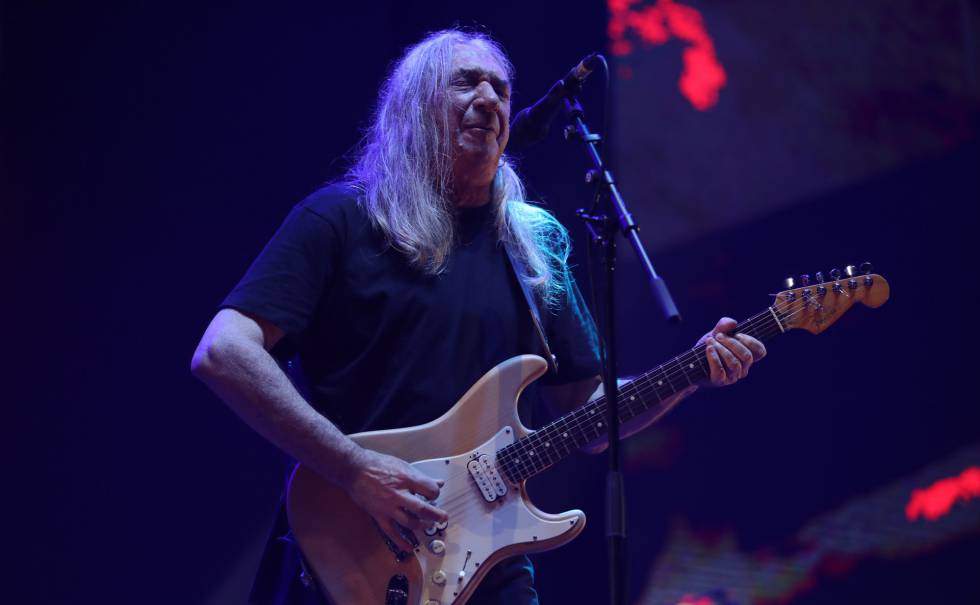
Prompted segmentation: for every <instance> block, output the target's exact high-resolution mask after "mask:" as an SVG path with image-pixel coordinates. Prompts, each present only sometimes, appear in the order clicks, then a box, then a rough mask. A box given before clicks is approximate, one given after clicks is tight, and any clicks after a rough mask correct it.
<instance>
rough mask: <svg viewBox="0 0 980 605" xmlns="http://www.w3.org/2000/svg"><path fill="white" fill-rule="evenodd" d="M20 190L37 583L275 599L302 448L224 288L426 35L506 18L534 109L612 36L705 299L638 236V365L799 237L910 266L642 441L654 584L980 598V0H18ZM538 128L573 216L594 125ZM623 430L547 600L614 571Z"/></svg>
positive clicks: (627, 127) (562, 480)
mask: <svg viewBox="0 0 980 605" xmlns="http://www.w3.org/2000/svg"><path fill="white" fill-rule="evenodd" d="M2 11H3V18H2V21H0V24H2V27H3V32H2V36H0V40H2V45H3V53H2V57H3V63H2V66H0V69H2V72H0V78H2V89H3V91H4V93H3V95H2V102H3V104H4V112H3V137H2V140H3V146H4V156H3V173H4V176H3V184H2V195H3V206H2V214H0V220H2V224H3V226H4V231H5V232H9V233H7V235H8V237H4V238H3V245H4V247H3V249H4V251H5V252H6V251H7V250H8V248H10V252H9V253H8V254H4V260H5V261H7V263H5V264H6V265H10V266H9V268H10V273H9V275H12V276H13V277H12V278H8V280H6V281H5V282H4V283H5V284H7V288H5V289H4V292H5V294H7V296H5V297H4V302H5V303H12V304H9V305H8V306H7V307H5V308H6V309H9V310H8V311H7V313H6V314H5V316H6V317H7V323H8V325H9V326H11V327H12V330H8V331H7V332H8V334H10V336H9V337H8V340H7V347H6V349H7V353H6V355H7V358H8V359H7V363H6V367H8V368H11V369H12V371H11V372H10V374H11V378H10V380H11V383H10V384H12V385H13V386H12V387H8V388H7V389H5V395H4V396H3V398H2V400H3V402H4V403H5V404H6V405H7V406H8V408H10V409H13V410H14V419H13V420H12V421H11V422H10V423H9V427H10V428H9V430H8V433H9V434H10V437H8V439H7V440H6V442H5V445H6V446H7V448H6V450H7V451H8V452H9V453H8V461H9V464H8V466H9V467H10V472H9V474H8V476H7V488H8V489H7V491H6V493H7V494H8V498H7V500H8V503H11V504H12V505H13V506H14V507H15V511H14V514H13V515H12V516H11V517H10V518H9V519H10V521H9V523H8V525H9V526H10V527H11V529H12V530H13V531H12V541H13V544H14V545H15V546H14V548H12V549H11V550H12V551H13V552H14V554H15V555H16V556H15V561H14V566H13V567H11V568H10V578H11V580H10V582H11V586H12V590H13V591H14V592H15V596H14V597H12V598H10V599H8V600H11V601H12V602H24V603H33V602H37V603H84V602H102V603H131V602H142V603H149V604H152V603H173V602H182V603H201V604H212V603H213V604H224V603H241V602H243V600H244V598H245V595H246V594H247V591H248V585H249V582H250V576H251V574H252V573H253V572H254V569H255V566H256V564H257V560H258V553H259V549H260V546H261V544H262V542H264V540H265V539H266V535H267V532H268V527H269V522H270V520H271V514H272V511H273V509H274V507H275V504H276V499H277V494H278V488H279V485H280V481H281V479H282V474H283V472H284V470H285V462H284V461H283V460H282V458H281V457H280V456H279V455H278V454H277V452H276V451H275V450H274V449H273V448H272V447H270V446H269V445H267V444H266V443H265V442H264V441H263V440H262V439H260V438H259V437H257V436H256V435H254V434H252V433H251V432H250V431H249V430H248V429H247V428H246V427H245V426H244V425H243V424H242V423H241V422H240V421H239V420H238V419H237V418H236V417H234V415H233V414H231V413H230V412H229V411H228V410H227V409H226V408H225V407H224V405H223V404H221V403H220V402H219V401H217V399H216V398H215V397H214V396H213V395H212V394H210V393H209V392H208V391H207V390H206V389H205V388H204V387H203V386H202V385H201V384H199V383H198V382H197V381H195V380H194V379H193V378H192V377H191V376H190V374H189V367H188V366H189V362H190V356H191V353H192V351H193V349H194V346H195V345H196V343H197V339H198V338H199V337H200V334H201V333H202V331H203V330H204V328H205V326H206V325H207V323H208V321H209V320H210V318H211V316H212V315H213V313H214V311H215V306H216V305H217V304H218V303H219V302H220V300H221V299H222V297H223V296H224V294H225V293H226V292H227V291H228V290H229V289H230V288H231V287H232V286H233V285H234V284H235V282H236V281H237V280H238V278H239V277H240V276H241V274H242V273H243V272H244V270H245V269H246V267H247V266H248V264H249V263H250V262H251V260H252V258H253V257H254V256H255V254H256V253H257V251H258V250H259V249H260V248H261V246H262V245H263V243H264V242H265V241H266V240H267V238H268V237H269V236H270V235H271V234H272V233H273V231H274V230H275V228H276V227H277V225H278V224H279V222H280V221H281V220H282V218H283V217H284V216H285V214H286V213H287V212H288V210H289V209H290V208H291V207H292V205H293V204H294V203H296V202H297V201H298V200H300V199H301V198H302V197H303V196H305V195H306V194H307V193H309V192H310V191H311V190H313V189H314V188H316V187H317V186H319V184H321V183H323V182H324V181H326V180H328V179H330V178H333V177H336V176H337V175H339V174H340V173H341V172H342V170H343V168H344V167H345V154H346V153H347V151H348V150H349V149H350V148H351V147H352V146H353V145H354V144H355V143H356V141H357V138H358V133H359V129H360V128H361V127H363V126H364V125H365V123H366V120H367V118H368V116H369V114H370V110H371V106H372V103H373V100H374V95H375V93H376V91H377V88H378V85H379V84H380V82H381V79H382V77H383V75H384V73H385V71H386V69H387V67H388V65H389V62H390V61H391V60H392V59H393V58H394V57H395V56H397V54H398V53H399V52H400V49H401V48H403V47H404V46H405V45H406V44H408V43H411V42H413V41H415V40H417V39H418V38H419V37H420V36H421V35H423V34H424V33H425V32H427V31H430V30H433V29H438V28H442V27H446V26H449V25H452V24H454V23H459V24H463V25H472V24H474V23H480V24H483V25H485V26H486V27H487V28H488V29H489V31H490V32H491V33H493V34H495V35H496V36H498V37H499V38H500V40H501V41H502V42H503V44H504V45H505V46H506V48H507V49H508V51H509V52H510V53H511V55H512V58H513V60H514V62H515V64H516V65H517V68H518V79H517V82H516V89H517V91H516V94H515V98H514V102H515V109H518V108H520V107H521V106H522V105H524V104H527V103H529V102H532V101H533V100H535V99H536V98H537V97H538V96H539V95H540V94H542V93H543V92H544V91H545V90H546V89H547V88H548V86H549V85H550V84H551V83H552V82H553V81H554V80H555V79H557V78H558V77H560V76H561V75H563V74H564V73H566V72H567V71H568V69H569V68H570V67H571V66H572V65H573V64H574V63H575V62H577V61H578V60H579V59H580V58H581V57H583V56H584V55H585V54H586V53H588V52H590V51H592V50H605V51H606V53H607V55H608V57H609V58H610V64H611V66H612V67H613V80H612V82H611V87H612V95H611V96H610V97H609V102H608V105H607V104H606V97H605V95H604V94H603V86H602V84H603V80H602V78H601V74H596V75H595V76H593V79H592V80H590V81H589V83H588V85H587V90H586V94H585V95H584V98H583V101H584V104H585V106H586V109H587V115H588V118H589V120H590V122H591V123H593V124H594V125H596V127H597V128H599V124H601V123H602V121H603V120H602V116H603V110H604V109H605V108H606V107H608V108H609V110H610V112H611V114H610V115H611V124H612V130H611V132H610V133H609V134H610V135H611V136H610V141H609V142H610V144H609V145H607V146H606V150H607V152H608V153H609V154H610V157H611V158H613V167H614V169H616V170H617V174H618V176H619V177H620V182H621V185H622V187H623V191H624V192H625V193H626V194H627V197H628V199H629V200H630V202H631V204H632V206H633V209H634V211H635V212H636V215H637V218H638V219H639V221H640V223H641V225H642V228H643V231H642V233H643V235H644V237H645V239H646V241H647V242H648V244H649V247H650V249H651V251H653V252H654V260H655V262H656V263H657V266H658V268H659V269H660V271H661V272H662V274H663V275H664V276H665V277H666V278H667V279H668V283H669V284H670V286H671V288H672V290H673V292H674V296H675V298H676V300H677V302H678V305H679V306H680V308H681V311H682V313H683V315H684V318H685V321H684V322H683V323H682V324H680V325H678V326H666V325H665V324H664V323H663V322H662V321H661V320H660V318H659V317H658V316H657V314H656V313H655V311H653V307H652V303H651V299H650V296H649V294H648V292H647V290H646V289H645V287H644V285H643V283H642V279H641V277H640V276H639V275H638V273H637V271H636V267H635V263H634V262H633V261H632V259H631V256H630V254H631V253H630V251H629V249H628V248H627V247H625V246H624V247H621V249H620V257H621V268H622V270H621V271H620V274H619V286H620V288H621V290H620V291H621V297H620V300H621V305H620V307H619V308H618V309H617V314H618V317H619V318H620V326H621V330H620V331H621V337H622V339H621V345H622V349H621V359H622V366H623V373H624V374H625V373H636V372H639V371H641V370H642V369H645V368H646V367H649V366H651V365H653V364H656V363H659V362H661V361H664V360H665V359H666V358H668V357H669V356H672V355H674V354H676V353H679V352H681V351H682V350H685V349H687V348H688V347H690V346H691V345H692V344H693V343H694V341H695V340H696V339H697V338H698V337H699V336H700V335H701V334H703V333H704V332H705V331H707V330H708V329H710V327H711V326H712V325H713V324H714V322H715V321H716V320H717V318H718V317H719V316H720V315H723V314H727V315H731V316H733V317H736V318H744V317H747V316H749V315H750V314H752V313H755V312H757V311H759V310H761V309H763V308H764V307H765V306H766V305H767V304H769V302H770V300H771V299H770V297H769V294H770V293H773V292H776V291H778V289H779V287H780V286H779V282H780V280H781V278H782V277H785V276H786V275H788V274H797V275H798V274H800V273H809V274H811V275H813V274H814V273H815V272H816V271H823V272H824V273H827V272H828V271H829V270H830V269H831V268H833V267H842V266H843V265H845V264H849V263H860V262H862V261H865V260H869V261H872V262H873V263H874V264H875V268H876V270H877V271H879V272H880V273H881V274H882V275H884V276H885V277H886V278H887V279H888V280H889V281H890V283H891V286H892V300H891V301H890V302H889V303H888V304H887V305H885V306H884V307H882V308H881V309H879V310H874V311H872V310H868V309H855V310H853V311H851V312H850V313H849V314H848V315H847V316H845V317H844V318H843V319H842V320H840V321H839V322H838V323H837V324H836V325H834V326H832V327H831V328H830V330H828V332H827V333H826V334H823V335H820V336H817V337H812V336H808V335H806V334H803V333H800V332H794V333H790V334H788V335H786V336H784V337H782V338H780V339H779V340H776V341H773V343H772V344H771V347H770V356H769V358H768V359H766V360H765V362H764V363H762V364H760V365H759V366H757V367H756V368H754V369H753V370H752V375H751V376H750V377H749V379H748V380H746V381H745V382H744V383H742V384H739V385H737V386H735V387H733V388H731V389H719V390H708V389H705V390H703V391H702V392H700V393H698V394H697V395H696V396H695V397H693V398H692V399H691V400H690V401H688V402H685V404H684V405H683V406H681V407H680V408H679V409H678V410H676V411H675V412H673V413H672V414H671V415H670V416H668V417H667V418H666V419H665V420H664V421H663V422H661V423H660V425H659V426H657V427H656V428H655V429H653V430H650V431H648V432H646V433H644V434H643V435H642V436H638V437H636V438H635V439H633V440H632V441H630V442H629V443H628V445H627V450H626V465H627V470H628V473H627V480H628V484H627V490H628V496H629V504H630V516H629V523H630V535H631V557H632V558H631V569H630V584H631V599H630V601H631V602H632V603H638V604H639V603H643V604H647V603H657V604H659V603H667V604H676V603H680V602H686V603H698V604H700V605H705V604H708V603H741V604H746V605H747V604H750V603H788V602H793V603H841V602H858V601H866V602H875V603H879V602H882V603H883V602H899V603H904V602H938V601H943V602H964V603H967V602H976V601H977V600H978V598H980V587H978V584H977V581H976V578H975V573H974V572H973V567H975V563H976V561H977V560H980V540H978V537H977V535H978V527H980V518H978V517H980V500H978V499H977V497H976V496H977V494H978V493H980V487H978V485H977V483H978V481H980V480H978V479H977V473H978V472H980V470H977V469H978V467H980V452H978V447H977V444H978V443H980V428H978V427H980V415H978V412H977V411H976V409H975V406H974V405H973V403H972V402H973V400H974V399H975V397H974V396H973V395H972V386H973V375H974V374H975V371H974V369H973V366H974V365H975V361H974V349H975V346H974V345H973V340H974V339H973V337H972V332H973V331H974V330H973V323H974V322H973V321H972V318H973V316H974V313H973V308H972V302H973V300H974V298H975V297H976V294H977V286H976V282H975V280H974V278H973V273H974V271H972V265H970V264H969V263H968V262H967V259H968V253H969V252H970V248H971V244H970V243H969V242H970V241H972V239H971V238H972V237H974V236H975V235H974V234H975V233H976V230H977V227H978V221H977V210H976V203H977V201H978V199H980V190H978V189H980V188H978V182H977V170H976V167H977V165H978V164H980V162H978V159H980V158H978V150H977V142H976V140H977V137H976V133H977V123H978V122H977V113H978V112H977V108H978V105H977V98H978V93H977V90H978V89H977V72H976V59H977V51H976V41H975V40H976V31H977V29H976V19H977V17H976V12H977V11H976V5H975V3H969V2H966V1H965V0H964V1H962V2H956V1H954V0H949V1H944V2H937V3H929V4H928V6H926V5H922V4H915V3H910V2H902V3H894V2H889V3H885V2H877V3H862V4H861V6H860V7H856V6H852V5H848V4H845V3H842V2H837V3H829V4H828V3H823V4H821V5H819V6H810V5H807V7H806V8H799V7H796V8H794V7H791V6H785V7H783V6H778V7H777V6H773V5H771V3H766V4H765V5H762V4H760V3H751V2H729V3H724V6H722V5H720V4H717V3H710V4H709V3H704V2H684V3H681V2H665V1H663V0H660V1H659V2H646V3H643V2H630V1H629V0H618V1H616V2H613V3H611V4H609V5H605V4H602V3H600V2H594V3H576V4H573V5H570V4H568V3H527V2H520V3H519V2H511V1H507V2H502V3H498V4H494V5H492V6H481V7H478V8H474V7H461V6H460V5H458V4H457V3H450V2H438V3H429V4H426V5H424V6H419V5H412V6H408V5H405V4H404V3H394V2H380V3H375V4H369V3H368V4H365V3H361V4H357V5H344V4H336V3H329V4H327V3H323V4H316V5H314V4H295V5H290V4H286V5H282V4H280V5H276V6H275V7H272V6H271V5H270V6H262V7H260V6H245V5H241V6H237V7H219V6H216V5H202V4H196V5H190V4H189V5H186V6H176V5H174V4H167V5H149V4H137V3H109V4H100V5H98V6H90V5H85V4H78V5H70V6H69V5H61V6H59V5H56V4H55V3H45V2H30V3H26V2H25V3H4V6H3V9H2ZM557 131H558V129H557V128H556V131H555V132H554V133H553V134H552V136H551V137H549V139H548V140H547V141H546V142H545V143H543V144H542V145H541V146H539V147H536V148H533V149H528V150H526V151H524V152H522V154H521V165H522V167H523V170H524V172H525V174H526V175H527V177H528V179H529V182H530V185H531V190H532V192H533V193H534V194H535V196H537V197H538V198H540V199H542V200H543V201H544V203H546V204H547V205H548V207H549V208H551V209H552V210H554V211H555V213H556V214H557V215H558V216H559V217H560V218H561V219H562V220H563V221H565V222H566V224H568V225H569V227H570V228H571V229H572V230H573V233H575V234H576V245H577V250H578V252H577V254H576V256H575V258H574V262H575V263H576V272H577V274H578V276H579V280H580V282H581V283H582V285H583V288H584V289H586V291H588V290H589V286H588V284H589V279H588V272H587V271H586V269H587V262H586V261H587V256H586V254H585V253H584V251H585V239H584V238H583V237H582V229H581V227H580V226H578V225H576V224H575V218H574V211H575V209H576V208H579V207H584V206H587V205H588V204H589V202H590V200H591V197H592V196H591V193H592V192H591V190H590V189H589V188H588V187H587V186H586V185H585V184H584V183H583V181H582V174H583V171H584V169H585V168H586V167H587V164H586V162H585V156H584V154H583V153H582V151H581V149H578V148H576V147H575V146H574V145H571V144H568V143H565V142H563V141H562V140H561V137H560V136H559V135H558V132H557ZM602 471H603V461H602V460H601V459H599V458H594V457H588V456H584V455H582V456H578V457H575V458H574V459H573V460H571V461H569V462H566V463H564V464H562V465H559V467H557V468H555V469H554V471H553V472H551V473H549V474H545V475H543V476H542V477H540V478H539V479H536V480H535V481H534V483H533V484H532V485H531V486H530V489H531V492H532V495H533V496H534V497H535V499H536V501H538V502H539V504H540V505H541V507H542V508H544V509H545V510H559V509H566V508H571V507H578V508H582V509H584V510H585V511H586V512H587V514H588V515H589V519H590V521H589V525H588V526H587V527H586V530H585V531H584V532H583V534H582V536H580V538H579V539H578V540H576V542H574V543H573V544H571V545H569V546H568V547H566V548H564V549H561V550H558V551H553V552H550V553H545V554H542V555H539V556H537V557H535V562H536V565H537V568H538V581H539V587H540V592H541V596H542V602H543V603H577V602H602V600H603V599H604V598H605V594H606V584H605V558H604V557H605V551H604V541H603V529H602V525H603V524H602V508H601V507H602V503H601V493H602V485H603V478H602Z"/></svg>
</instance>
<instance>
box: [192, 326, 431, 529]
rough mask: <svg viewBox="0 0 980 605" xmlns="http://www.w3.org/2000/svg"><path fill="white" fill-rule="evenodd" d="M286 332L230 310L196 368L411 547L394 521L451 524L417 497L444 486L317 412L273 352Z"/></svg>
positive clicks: (416, 525)
mask: <svg viewBox="0 0 980 605" xmlns="http://www.w3.org/2000/svg"><path fill="white" fill-rule="evenodd" d="M282 337H283V333H282V331H281V330H280V329H278V328H277V327H276V326H274V325H272V324H271V323H269V322H266V321H263V320H261V319H259V318H254V317H250V316H247V315H244V314H242V313H240V312H238V311H235V310H232V309H223V310H221V311H219V312H218V314H217V315H215V317H214V319H213V320H212V321H211V324H210V325H209V326H208V328H207V330H206V331H205V333H204V337H203V338H202V339H201V342H200V344H199V345H198V347H197V350H196V351H195V352H194V358H193V360H192V361H191V371H192V372H193V373H194V375H195V376H197V377H198V378H200V379H201V380H202V381H203V382H204V383H206V384H207V385H208V386H209V387H210V388H211V389H212V390H213V391H214V392H215V393H216V394H217V395H218V396H219V397H221V399H222V400H224V402H225V403H226V404H228V406H229V407H230V408H231V409H232V410H234V411H235V413H237V414H238V415H239V416H240V417H241V418H242V420H244V421H245V422H246V423H247V424H248V425H249V426H251V427H252V428H253V429H254V430H255V431H256V432H258V433H259V434H260V435H262V436H263V437H265V438H266V439H268V440H269V441H270V442H272V443H273V444H275V445H276V446H277V447H279V448H280V449H282V450H283V451H284V452H286V453H287V454H289V455H290V456H292V457H293V458H295V459H296V460H298V461H300V462H301V463H302V464H303V465H304V466H307V467H309V468H310V469H312V470H313V471H314V472H316V473H317V474H319V475H320V476H321V477H323V478H325V479H327V480H329V481H333V482H334V483H336V484H337V485H339V486H340V487H342V488H343V489H345V490H346V491H347V492H348V493H349V494H350V495H351V497H352V498H353V499H354V501H355V502H357V503H358V504H359V505H360V506H361V507H362V508H364V509H365V510H367V511H368V512H369V513H370V514H371V515H372V516H374V518H375V519H376V520H378V522H379V523H380V524H381V526H382V527H384V528H386V533H388V534H389V537H391V538H392V539H395V540H398V541H400V542H401V543H403V544H405V545H406V546H411V545H410V544H409V543H408V542H406V541H405V540H404V539H403V538H401V533H400V532H399V531H398V528H397V526H395V525H394V524H395V523H398V524H400V525H402V526H404V527H408V528H411V529H425V528H426V527H429V526H430V525H431V524H432V523H433V522H434V521H437V520H438V521H444V520H445V519H446V513H445V512H444V511H442V510H440V509H438V508H435V507H433V506H431V505H430V504H427V503H425V502H422V501H421V500H419V499H418V498H416V497H414V496H413V495H412V493H413V492H414V493H418V494H422V495H424V496H425V497H427V498H429V499H430V500H434V499H435V498H436V497H437V496H438V494H439V484H438V483H437V482H436V481H435V480H433V479H432V478H430V477H427V476H425V475H424V474H422V473H420V472H419V471H417V470H415V469H414V468H413V467H412V466H410V465H408V464H406V463H405V462H403V461H401V460H399V459H397V458H394V457H392V456H387V455H385V454H380V453H378V452H374V451H371V450H366V449H364V448H362V447H360V446H359V445H357V444H356V443H354V442H353V441H351V439H350V438H349V437H347V436H346V435H344V434H343V433H342V432H341V431H340V430H339V429H338V428H337V427H336V426H335V425H334V424H333V423H332V422H330V421H329V420H328V419H327V418H326V417H324V416H322V415H321V414H319V413H318V412H317V411H316V410H314V409H313V407H312V406H310V404H309V403H307V402H306V400H305V399H303V397H302V396H301V395H300V394H299V392H297V391H296V389H295V388H294V387H293V385H292V383H291V382H290V381H289V378H288V377H287V376H286V375H285V373H283V371H282V370H281V369H280V368H279V366H278V364H276V361H275V360H274V359H273V358H272V356H271V355H270V354H269V352H268V351H269V350H270V349H271V348H272V347H273V346H275V344H276V343H277V342H279V340H280V339H281V338H282Z"/></svg>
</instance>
